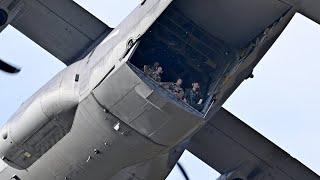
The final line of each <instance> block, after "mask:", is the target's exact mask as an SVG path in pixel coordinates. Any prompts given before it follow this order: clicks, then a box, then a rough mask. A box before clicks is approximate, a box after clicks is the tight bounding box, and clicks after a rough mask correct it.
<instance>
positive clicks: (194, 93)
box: [186, 81, 203, 111]
mask: <svg viewBox="0 0 320 180" xmlns="http://www.w3.org/2000/svg"><path fill="white" fill-rule="evenodd" d="M186 100H187V103H188V104H189V105H190V106H192V107H194V108H195V109H197V110H198V111H201V110H202V109H203V97H202V95H201V92H200V84H199V82H196V81H195V82H193V83H192V88H191V89H187V90H186Z"/></svg>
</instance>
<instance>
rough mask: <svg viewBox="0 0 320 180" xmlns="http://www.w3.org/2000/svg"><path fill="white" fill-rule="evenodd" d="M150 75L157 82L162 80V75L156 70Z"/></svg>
mask: <svg viewBox="0 0 320 180" xmlns="http://www.w3.org/2000/svg"><path fill="white" fill-rule="evenodd" d="M150 77H151V78H152V79H153V80H155V81H157V82H161V75H160V74H157V73H156V72H152V73H150Z"/></svg>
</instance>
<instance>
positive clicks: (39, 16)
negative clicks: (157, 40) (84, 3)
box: [0, 0, 112, 65]
mask: <svg viewBox="0 0 320 180" xmlns="http://www.w3.org/2000/svg"><path fill="white" fill-rule="evenodd" d="M0 7H1V8H3V9H6V10H7V12H8V23H9V24H11V25H12V26H13V27H15V28H16V29H18V30H19V31H20V32H22V33H23V34H25V35H26V36H27V37H29V38H30V39H31V40H33V41H34V42H36V43H37V44H38V45H40V46H41V47H43V48H44V49H45V50H47V51H48V52H50V53H51V54H52V55H54V56H55V57H57V58H58V59H59V60H61V61H62V62H63V63H65V64H66V65H70V64H72V63H73V62H75V61H76V60H78V59H79V58H81V57H83V56H84V55H86V53H88V52H89V51H90V50H91V49H93V48H94V47H95V46H96V45H97V44H98V43H99V41H101V40H102V38H104V37H105V36H107V35H108V33H109V32H110V31H111V30H112V29H111V28H109V27H108V26H107V25H105V24H104V23H103V22H101V21H100V20H98V19H97V18H96V17H94V16H93V15H91V14H90V13H89V12H87V11H86V10H85V9H83V8H82V7H80V6H79V5H78V4H76V3H75V2H73V1H72V0H54V1H52V0H6V1H3V3H2V4H0ZM8 23H6V24H5V25H3V26H6V25H7V24H8ZM1 29H3V27H1Z"/></svg>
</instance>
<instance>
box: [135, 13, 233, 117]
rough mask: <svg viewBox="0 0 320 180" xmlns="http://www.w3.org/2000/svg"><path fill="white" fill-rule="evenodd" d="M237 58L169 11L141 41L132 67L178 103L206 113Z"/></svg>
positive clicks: (184, 18)
mask: <svg viewBox="0 0 320 180" xmlns="http://www.w3.org/2000/svg"><path fill="white" fill-rule="evenodd" d="M234 57H235V55H234V53H233V50H232V49H231V48H229V47H228V46H227V45H226V44H225V43H224V42H223V41H221V40H219V39H218V38H215V37H213V36H212V35H211V34H209V33H207V32H206V31H204V30H202V29H201V28H200V27H198V26H197V25H196V24H194V23H193V22H192V21H191V20H190V19H188V18H186V17H184V16H183V15H182V14H181V13H179V11H178V10H175V9H174V10H172V9H170V8H169V9H167V10H166V11H165V12H164V13H163V15H161V16H160V17H159V19H158V20H157V21H156V22H155V23H154V24H153V25H152V26H151V27H150V29H149V30H148V31H147V32H146V33H145V34H144V35H143V36H142V37H141V38H140V43H139V47H138V48H137V50H136V52H135V53H134V54H133V56H132V57H131V59H130V63H131V64H133V65H134V66H135V67H137V68H138V69H140V71H143V72H144V74H145V75H146V76H148V77H149V78H150V79H153V80H154V81H156V82H158V83H159V84H160V85H161V86H162V88H164V89H166V90H168V91H169V92H171V93H172V94H174V95H175V97H174V98H176V99H177V100H180V101H181V102H184V103H187V104H189V105H190V106H192V107H193V108H194V109H196V110H198V111H199V112H202V113H206V111H207V110H208V108H209V106H210V104H211V103H212V102H213V99H214V95H215V90H216V89H217V86H218V84H219V83H220V81H219V80H220V79H221V77H222V76H223V74H224V73H225V71H226V70H227V68H228V67H229V65H230V64H231V63H232V62H233V61H232V60H234V59H235V58H234Z"/></svg>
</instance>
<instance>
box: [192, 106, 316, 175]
mask: <svg viewBox="0 0 320 180" xmlns="http://www.w3.org/2000/svg"><path fill="white" fill-rule="evenodd" d="M188 150H189V151H190V152H192V153H193V154H194V155H196V156H197V157H199V158H200V159H201V160H202V161H204V162H205V163H207V164H208V165H210V166H211V167H213V168H214V169H216V170H217V171H219V172H220V173H221V174H222V176H221V177H220V179H221V180H222V179H226V180H227V179H236V178H242V179H246V178H248V179H259V180H264V179H266V180H267V179H282V180H289V179H290V180H300V179H308V180H319V179H320V177H319V176H318V175H317V174H316V173H314V172H312V171H311V170H310V169H309V168H307V167H306V166H304V165H303V164H302V163H300V162H299V161H298V160H296V159H295V158H293V157H291V156H290V154H288V153H286V152H285V151H283V150H282V149H281V148H279V147H278V146H276V145H275V144H273V143H272V142H271V141H269V140H268V139H266V138H265V137H263V136H262V135H261V134H259V133H258V132H256V131H255V130H254V129H252V128H250V127H249V126H248V125H246V124H245V123H244V122H242V121H241V120H240V119H238V118H237V117H235V116H234V115H232V114H231V113H229V112H228V111H227V110H225V109H223V108H221V109H220V111H219V112H218V113H217V114H216V115H215V116H214V118H212V119H210V120H209V122H208V123H207V125H206V126H205V127H203V129H201V130H200V131H199V132H198V133H197V134H196V135H195V136H194V137H193V138H192V139H191V142H190V147H189V148H188Z"/></svg>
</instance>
